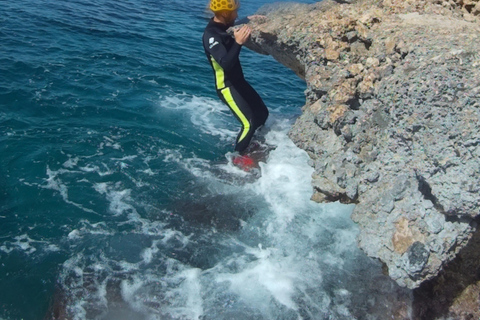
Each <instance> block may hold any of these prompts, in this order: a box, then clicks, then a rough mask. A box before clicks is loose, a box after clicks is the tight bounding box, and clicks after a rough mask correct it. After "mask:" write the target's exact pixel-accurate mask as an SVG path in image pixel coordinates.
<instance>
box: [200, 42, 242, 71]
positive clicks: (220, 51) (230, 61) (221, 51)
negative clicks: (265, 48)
mask: <svg viewBox="0 0 480 320" xmlns="http://www.w3.org/2000/svg"><path fill="white" fill-rule="evenodd" d="M205 40H206V41H207V43H206V44H205V47H206V48H207V51H208V53H209V54H210V55H211V56H212V57H213V58H214V59H215V61H216V62H217V63H218V64H219V65H220V66H221V67H222V69H223V70H225V71H228V70H230V69H231V68H232V67H233V66H234V65H235V63H237V61H238V56H239V55H240V49H242V46H241V45H240V44H238V43H237V42H235V43H234V44H233V45H232V47H231V48H230V50H229V51H227V49H226V48H225V46H224V45H223V43H222V42H221V38H220V37H219V36H209V37H207V39H205Z"/></svg>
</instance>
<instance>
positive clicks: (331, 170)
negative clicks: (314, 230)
mask: <svg viewBox="0 0 480 320" xmlns="http://www.w3.org/2000/svg"><path fill="white" fill-rule="evenodd" d="M258 14H264V15H266V16H267V19H266V20H265V19H259V20H254V21H253V22H251V24H252V26H253V30H254V32H253V34H252V38H251V41H249V43H247V47H249V48H250V49H252V50H254V51H257V52H259V53H261V54H270V55H272V56H273V57H274V58H275V59H276V60H277V61H279V62H280V63H282V64H284V65H285V66H287V67H289V68H291V69H292V70H293V71H294V72H295V73H296V74H297V75H298V76H299V77H301V78H303V79H305V81H306V83H307V89H306V91H305V95H306V105H305V106H304V107H303V113H302V115H301V116H300V117H299V119H298V120H297V121H296V123H295V125H294V126H293V128H292V130H291V132H290V137H291V139H292V140H293V141H294V142H295V143H296V144H297V145H298V146H299V147H300V148H302V149H304V150H306V151H307V152H308V154H309V156H310V157H311V159H312V164H313V167H314V168H315V173H314V175H313V176H312V186H313V189H314V194H313V196H312V200H314V201H318V202H330V201H341V202H343V203H356V207H355V210H354V212H353V214H352V219H353V220H354V221H355V222H356V223H358V225H359V227H360V234H359V237H358V244H359V247H360V248H361V249H362V250H363V251H365V252H366V253H367V255H369V256H370V257H373V258H376V259H379V260H380V261H382V262H383V263H384V264H385V267H386V268H385V269H386V270H388V274H389V276H390V277H391V278H393V279H394V280H396V281H397V283H398V284H400V285H401V286H405V287H408V288H410V289H415V288H418V287H419V286H420V285H421V284H422V283H424V282H425V281H427V280H430V279H433V278H435V277H437V276H438V274H439V273H440V272H441V271H442V270H443V269H444V267H445V266H446V265H447V264H448V263H449V262H450V261H452V260H453V259H454V258H455V257H456V255H457V254H458V253H459V252H460V250H462V249H463V248H464V247H465V246H466V245H467V243H468V242H469V240H470V238H471V237H472V234H473V233H474V232H475V230H476V229H477V222H476V221H475V218H478V217H479V216H480V121H479V120H480V54H479V52H480V1H478V0H468V1H465V0H463V1H460V0H458V1H457V0H451V1H434V0H423V1H418V0H417V1H409V0H402V1H399V0H398V1H397V0H358V1H331V0H325V1H322V2H318V3H316V4H313V5H301V4H276V5H270V6H266V7H264V8H261V9H260V10H259V12H258Z"/></svg>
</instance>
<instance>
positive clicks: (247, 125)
mask: <svg viewBox="0 0 480 320" xmlns="http://www.w3.org/2000/svg"><path fill="white" fill-rule="evenodd" d="M219 97H220V98H221V99H222V100H223V102H224V103H226V104H227V105H228V107H229V108H230V110H232V112H233V114H234V115H235V117H236V118H237V120H238V121H240V123H241V124H242V128H241V130H240V132H239V133H238V136H237V140H236V145H235V151H238V152H240V153H242V152H243V151H245V149H246V148H247V147H248V145H249V143H250V140H252V137H253V134H254V133H255V128H254V126H253V125H252V124H253V123H254V114H253V112H252V108H251V107H250V105H249V104H248V103H247V101H246V100H245V99H244V97H243V96H242V95H241V94H239V93H238V91H237V90H236V88H234V87H227V88H224V89H222V90H221V91H220V92H219Z"/></svg>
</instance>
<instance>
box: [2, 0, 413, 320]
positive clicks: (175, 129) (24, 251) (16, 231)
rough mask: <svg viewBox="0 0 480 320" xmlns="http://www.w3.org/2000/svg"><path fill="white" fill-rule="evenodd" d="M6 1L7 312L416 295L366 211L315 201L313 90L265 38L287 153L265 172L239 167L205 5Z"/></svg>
mask: <svg viewBox="0 0 480 320" xmlns="http://www.w3.org/2000/svg"><path fill="white" fill-rule="evenodd" d="M305 2H307V3H308V2H310V3H312V2H313V1H305ZM265 3H268V1H267V0H263V1H255V2H253V1H251V2H247V1H244V3H243V5H242V10H241V12H240V14H241V15H248V14H252V13H254V12H255V10H256V9H257V8H258V7H259V6H260V5H262V4H265ZM0 6H1V8H2V11H1V12H2V14H1V15H0V154H1V157H0V161H1V162H0V319H4V320H6V319H8V320H14V319H351V318H359V319H365V318H366V317H367V316H369V317H373V319H375V318H378V319H381V318H382V317H381V316H382V315H385V314H388V312H390V309H391V304H392V301H395V299H397V300H398V299H399V298H400V297H403V296H404V295H405V293H404V292H403V291H401V290H400V289H398V288H397V287H396V286H395V285H394V284H393V283H391V282H390V281H389V280H388V279H386V277H384V276H382V274H381V271H380V266H379V265H378V264H377V263H374V262H373V261H370V260H369V259H367V258H366V257H365V256H364V255H363V254H362V253H361V252H359V251H358V249H357V248H356V246H355V236H356V233H357V228H356V226H355V225H354V224H353V223H351V221H350V220H349V214H350V213H351V210H352V207H350V206H342V205H339V204H330V205H319V204H315V203H312V202H310V201H309V197H310V195H311V187H310V175H311V173H312V169H311V168H310V167H309V166H308V164H307V162H308V156H307V155H306V153H305V152H303V151H302V150H299V149H298V148H296V147H295V146H294V145H293V144H292V143H291V142H290V141H289V139H288V138H287V132H288V129H289V128H290V126H291V125H292V123H293V121H294V119H295V118H296V117H297V116H298V115H299V113H300V108H301V106H302V104H303V102H304V97H303V90H304V89H305V84H304V83H303V82H302V81H301V80H299V79H297V78H296V76H295V75H294V74H293V73H292V72H291V71H289V70H287V69H285V68H284V67H283V66H281V65H279V64H278V63H276V62H275V61H273V60H272V59H271V58H269V57H264V56H259V55H257V54H254V53H252V52H249V51H248V50H247V49H244V50H243V52H242V56H241V59H242V61H243V65H244V70H245V74H246V77H247V79H248V80H249V81H250V82H251V83H252V85H253V86H254V87H255V88H256V89H257V91H259V93H260V94H261V96H262V97H263V98H264V100H265V102H266V104H267V105H268V106H269V108H270V111H271V117H270V119H269V121H268V123H267V128H266V129H267V130H266V132H267V133H266V137H267V140H268V141H269V143H271V144H273V145H275V146H276V147H277V149H276V150H274V151H272V152H271V154H270V158H269V159H268V161H267V163H262V169H261V170H262V176H261V177H260V178H258V179H257V178H252V176H250V175H246V174H245V173H243V172H241V171H239V170H238V169H236V168H234V167H233V166H232V165H231V164H229V163H228V162H227V160H226V157H225V154H228V152H230V151H231V150H232V149H233V142H234V139H235V136H236V132H237V130H238V124H237V122H236V120H235V119H234V118H233V116H231V115H230V112H229V110H228V109H227V108H226V107H225V106H223V105H222V104H221V103H220V102H219V101H218V98H217V97H216V95H215V92H214V89H213V75H212V74H211V69H210V66H209V65H208V64H207V62H206V58H205V56H204V53H203V49H202V46H201V34H202V32H203V28H204V26H205V25H206V23H207V20H208V17H209V15H208V12H207V11H206V10H205V7H206V3H205V1H203V0H202V1H200V0H192V1H189V2H184V1H177V0H170V1H151V0H131V1H112V0H96V1H87V0H72V1H68V2H67V1H50V0H32V1H24V0H19V1H6V0H0ZM366 293H368V294H366Z"/></svg>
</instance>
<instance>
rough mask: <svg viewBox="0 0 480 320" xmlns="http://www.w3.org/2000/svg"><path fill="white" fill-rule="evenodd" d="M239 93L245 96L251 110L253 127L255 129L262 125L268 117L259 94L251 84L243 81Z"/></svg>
mask: <svg viewBox="0 0 480 320" xmlns="http://www.w3.org/2000/svg"><path fill="white" fill-rule="evenodd" d="M238 91H239V93H240V94H241V95H242V96H243V97H244V98H245V100H246V101H247V103H248V105H250V108H251V110H252V112H253V121H252V125H253V129H254V131H255V130H257V128H258V127H260V126H263V125H264V124H265V122H266V121H267V118H268V109H267V106H266V105H265V103H264V102H263V100H262V98H261V97H260V95H259V94H258V93H257V91H255V89H253V88H252V86H251V85H250V84H249V83H248V82H245V84H244V85H243V86H242V87H241V88H239V90H238Z"/></svg>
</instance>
